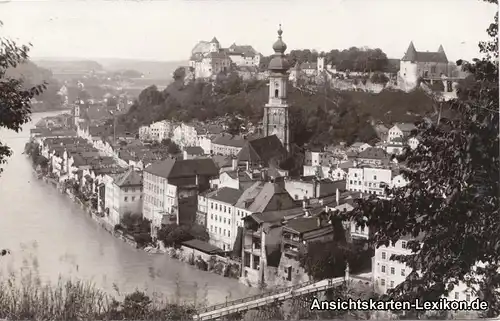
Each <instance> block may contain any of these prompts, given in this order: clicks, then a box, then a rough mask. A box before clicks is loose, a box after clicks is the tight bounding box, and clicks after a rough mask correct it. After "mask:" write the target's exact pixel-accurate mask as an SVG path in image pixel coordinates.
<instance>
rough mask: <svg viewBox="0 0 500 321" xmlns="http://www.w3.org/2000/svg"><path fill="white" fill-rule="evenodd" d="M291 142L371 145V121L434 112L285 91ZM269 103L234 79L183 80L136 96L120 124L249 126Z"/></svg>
mask: <svg viewBox="0 0 500 321" xmlns="http://www.w3.org/2000/svg"><path fill="white" fill-rule="evenodd" d="M289 88H290V89H289V95H288V96H289V98H288V101H289V104H290V117H291V133H292V139H293V141H294V142H295V143H297V144H298V145H299V146H301V145H303V144H304V143H313V144H320V145H324V144H331V143H338V142H340V141H346V142H348V143H352V142H354V141H365V142H370V141H373V140H374V139H375V138H376V136H375V132H374V130H373V128H372V126H371V125H370V121H372V120H373V121H382V122H383V123H385V124H387V125H390V124H392V123H394V122H412V121H416V120H418V119H420V118H422V117H423V116H427V115H431V114H432V113H433V112H434V102H433V101H432V99H431V98H430V97H428V96H427V95H426V94H425V93H424V92H423V91H421V90H416V91H414V92H411V93H404V92H401V91H388V90H387V91H382V92H381V93H379V94H372V93H366V92H346V91H344V92H339V91H335V90H332V89H330V88H318V89H317V91H316V93H311V92H310V91H308V90H303V89H299V88H294V87H293V86H290V87H289ZM267 100H268V87H267V82H266V81H257V80H255V81H251V82H244V81H242V80H241V79H240V78H239V77H238V76H237V75H235V74H230V75H228V76H220V77H218V78H217V80H216V81H215V82H214V84H209V83H204V82H195V83H189V84H184V81H183V79H182V77H178V78H177V80H176V81H174V82H173V83H172V84H170V85H169V86H168V87H167V88H166V89H165V90H164V91H158V89H157V88H156V87H155V86H151V87H148V88H146V89H145V90H143V91H142V92H141V94H140V95H139V98H138V99H137V101H136V102H135V103H134V104H133V106H132V107H131V108H130V110H129V112H128V113H127V114H125V115H123V116H122V117H121V118H120V119H119V123H120V124H121V125H123V126H124V127H125V128H126V129H127V130H128V131H131V132H136V131H137V129H138V128H139V127H140V126H142V125H149V124H151V123H153V122H155V121H158V120H163V119H177V120H179V121H184V122H187V121H190V120H192V119H198V120H200V121H205V120H208V119H212V118H215V117H218V116H224V115H227V114H229V115H231V114H233V115H234V114H239V115H241V116H244V117H246V118H247V119H248V120H249V121H251V122H253V123H257V122H259V121H261V120H262V116H263V106H264V104H265V103H267Z"/></svg>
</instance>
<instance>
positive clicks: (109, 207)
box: [105, 167, 142, 226]
mask: <svg viewBox="0 0 500 321" xmlns="http://www.w3.org/2000/svg"><path fill="white" fill-rule="evenodd" d="M111 178H112V179H107V180H106V183H105V184H106V187H105V188H106V192H105V214H106V217H107V218H108V221H109V223H110V224H111V226H115V225H116V224H119V223H120V222H121V220H122V219H123V216H124V215H125V214H127V213H128V214H131V215H141V212H142V175H141V174H140V173H139V172H136V171H134V169H133V168H132V167H131V168H129V169H128V170H127V171H126V172H124V173H120V174H116V175H111Z"/></svg>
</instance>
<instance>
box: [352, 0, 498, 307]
mask: <svg viewBox="0 0 500 321" xmlns="http://www.w3.org/2000/svg"><path fill="white" fill-rule="evenodd" d="M488 2H494V3H498V2H497V0H495V1H493V0H489V1H488ZM488 34H489V36H490V37H491V41H487V42H482V43H481V44H480V46H479V47H480V50H481V52H483V53H485V54H486V57H485V58H483V59H476V60H475V61H474V62H473V63H464V62H463V61H458V62H457V64H458V65H461V66H462V67H463V68H465V70H467V71H468V72H470V73H471V74H472V75H473V77H474V80H475V81H474V82H472V83H470V86H469V87H467V88H459V90H460V92H459V97H460V98H459V99H456V100H454V101H451V102H449V103H448V106H447V107H449V108H451V109H452V110H453V111H455V115H454V116H453V117H451V118H448V119H447V118H441V119H440V120H438V121H436V122H431V121H421V122H419V123H418V126H417V128H418V129H417V130H416V132H415V133H414V134H416V133H418V134H419V135H420V139H419V142H420V144H419V146H418V147H417V148H416V149H415V150H410V149H409V148H407V149H406V150H405V152H404V154H403V155H402V157H401V158H400V161H402V162H404V163H405V167H404V168H403V169H402V174H403V175H404V176H405V177H406V178H407V179H408V180H409V183H408V185H407V186H405V187H402V188H394V189H387V193H388V194H389V196H390V197H389V199H386V200H382V199H376V198H375V197H371V198H370V199H368V200H362V201H359V207H358V208H356V210H355V211H353V213H352V215H346V216H345V218H346V219H354V220H356V221H357V222H358V224H360V225H361V226H364V225H365V219H366V220H367V225H368V226H369V227H370V228H371V229H372V230H373V231H374V232H375V233H374V242H375V245H376V246H380V245H389V244H390V243H392V244H394V242H395V241H397V240H398V239H399V238H400V237H401V236H403V235H409V236H411V237H413V238H414V239H413V240H412V241H410V242H408V244H407V246H408V248H409V249H410V250H411V251H412V254H409V255H401V256H394V257H392V258H391V259H393V260H397V261H399V262H402V263H405V264H407V265H408V266H409V267H410V268H411V269H412V272H411V273H409V275H408V276H407V278H406V280H405V281H404V282H403V283H401V284H400V285H398V286H397V287H396V288H395V289H393V290H392V291H390V293H389V295H390V296H391V297H396V298H398V299H405V300H412V299H415V298H419V299H421V300H435V299H438V298H440V297H441V296H443V295H445V296H446V295H449V294H450V293H451V292H452V291H453V289H454V287H455V286H456V285H457V284H458V282H459V281H461V282H464V283H465V284H467V285H469V286H471V287H477V290H478V291H477V294H479V295H480V297H481V298H482V299H483V300H485V301H487V302H488V303H489V310H488V312H487V313H486V314H487V316H488V317H493V316H497V315H498V314H499V312H500V294H499V292H498V289H499V288H500V274H499V273H498V271H499V268H500V251H499V248H500V235H499V233H498V230H499V229H500V220H498V216H499V208H500V204H499V195H500V191H499V186H498V177H499V175H500V173H499V167H500V162H499V158H498V156H499V135H498V132H499V118H498V115H499V109H498V106H499V101H498V93H499V92H498V44H497V42H498V13H497V14H496V16H495V22H494V23H492V24H491V25H490V27H489V28H488ZM478 263H479V264H478ZM417 271H418V273H417Z"/></svg>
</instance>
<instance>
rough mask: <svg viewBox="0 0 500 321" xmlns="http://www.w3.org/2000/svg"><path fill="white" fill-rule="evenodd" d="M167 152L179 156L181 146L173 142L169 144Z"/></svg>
mask: <svg viewBox="0 0 500 321" xmlns="http://www.w3.org/2000/svg"><path fill="white" fill-rule="evenodd" d="M167 152H168V153H169V154H171V155H176V154H179V153H180V152H181V149H180V148H179V146H178V145H177V144H176V143H174V142H173V141H170V144H168V146H167Z"/></svg>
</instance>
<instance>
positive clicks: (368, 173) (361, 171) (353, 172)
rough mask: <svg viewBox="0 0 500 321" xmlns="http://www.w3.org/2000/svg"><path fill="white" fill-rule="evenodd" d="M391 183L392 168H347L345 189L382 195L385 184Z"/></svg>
mask: <svg viewBox="0 0 500 321" xmlns="http://www.w3.org/2000/svg"><path fill="white" fill-rule="evenodd" d="M391 183H392V170H391V169H387V168H376V167H369V166H363V167H353V168H349V171H348V174H347V178H346V189H347V190H348V191H357V192H362V193H368V194H375V195H384V190H385V187H386V186H390V184H391Z"/></svg>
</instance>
